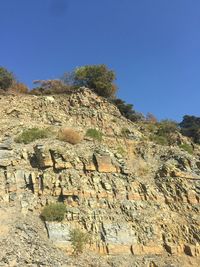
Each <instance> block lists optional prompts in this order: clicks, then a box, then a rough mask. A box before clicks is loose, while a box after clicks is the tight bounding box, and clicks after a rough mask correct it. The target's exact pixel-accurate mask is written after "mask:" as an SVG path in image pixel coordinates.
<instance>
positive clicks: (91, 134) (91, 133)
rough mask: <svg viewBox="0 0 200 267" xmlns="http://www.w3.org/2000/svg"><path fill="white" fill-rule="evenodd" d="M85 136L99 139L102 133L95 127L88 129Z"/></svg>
mask: <svg viewBox="0 0 200 267" xmlns="http://www.w3.org/2000/svg"><path fill="white" fill-rule="evenodd" d="M86 136H88V137H91V138H93V139H94V140H97V141H101V140H102V136H103V134H102V133H101V132H100V131H98V130H97V129H88V130H87V132H86Z"/></svg>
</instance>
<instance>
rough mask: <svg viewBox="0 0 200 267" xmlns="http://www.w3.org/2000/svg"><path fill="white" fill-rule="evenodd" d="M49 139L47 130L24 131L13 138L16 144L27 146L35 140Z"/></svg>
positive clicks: (33, 129)
mask: <svg viewBox="0 0 200 267" xmlns="http://www.w3.org/2000/svg"><path fill="white" fill-rule="evenodd" d="M48 137H49V129H39V128H32V129H27V130H24V131H23V132H22V133H21V134H20V135H18V136H17V137H16V138H15V142H16V143H24V144H29V143H31V142H33V141H35V140H37V139H44V138H48Z"/></svg>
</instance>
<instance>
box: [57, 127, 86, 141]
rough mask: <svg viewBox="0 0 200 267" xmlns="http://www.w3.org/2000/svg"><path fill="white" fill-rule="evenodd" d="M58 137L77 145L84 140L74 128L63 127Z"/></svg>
mask: <svg viewBox="0 0 200 267" xmlns="http://www.w3.org/2000/svg"><path fill="white" fill-rule="evenodd" d="M58 139H59V140H61V141H65V142H68V143H70V144H72V145H75V144H78V143H80V142H81V141H82V140H83V136H82V134H80V133H79V132H78V131H77V130H74V129H73V128H63V129H61V130H59V132H58Z"/></svg>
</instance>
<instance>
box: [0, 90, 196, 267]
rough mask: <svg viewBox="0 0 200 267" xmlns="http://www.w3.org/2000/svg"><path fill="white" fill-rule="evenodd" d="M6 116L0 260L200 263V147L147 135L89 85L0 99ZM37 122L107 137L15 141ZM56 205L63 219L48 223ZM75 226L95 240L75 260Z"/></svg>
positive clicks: (0, 149)
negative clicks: (48, 208) (46, 214)
mask: <svg viewBox="0 0 200 267" xmlns="http://www.w3.org/2000/svg"><path fill="white" fill-rule="evenodd" d="M0 114H1V116H0V133H1V136H0V137H1V140H0V229H1V231H0V245H1V251H0V266H32V267H33V266H34V267H36V266H122V267H123V266H148V267H156V266H159V267H160V266H163V267H164V266H165V267H167V266H176V267H178V266H200V216H199V211H200V205H199V204H200V153H199V149H198V147H195V151H194V154H193V155H191V154H189V153H187V152H185V151H184V150H181V149H180V148H179V147H178V146H170V147H169V146H160V145H156V144H154V143H153V142H150V141H148V138H146V137H145V133H144V132H143V131H142V130H141V127H138V126H137V124H134V123H132V122H130V121H128V120H126V119H125V118H124V117H122V116H121V115H120V112H119V111H118V109H117V108H116V107H115V106H113V105H112V104H110V103H109V102H107V101H106V100H105V99H103V98H100V97H98V96H96V95H95V94H93V93H92V92H91V91H89V90H87V89H80V90H79V91H78V92H77V93H75V94H72V95H69V96H66V95H65V96H59V95H57V96H29V95H27V96H12V95H9V96H1V97H0ZM32 127H39V128H48V129H50V131H52V132H54V133H55V132H57V131H58V130H59V129H60V128H61V127H71V128H75V129H77V130H78V131H79V132H81V133H82V134H84V133H85V132H86V131H87V129H90V128H96V129H98V130H100V131H101V132H102V133H103V139H102V141H101V142H100V141H97V140H93V139H92V138H90V137H85V138H84V140H83V141H82V142H80V143H78V144H76V145H71V144H69V143H67V142H64V141H59V140H57V139H56V138H55V136H52V137H49V138H46V139H39V140H36V141H34V142H32V143H29V144H19V143H16V142H15V138H16V136H17V135H19V134H20V133H21V132H22V131H23V130H24V129H27V128H32ZM124 132H126V134H124ZM57 201H61V202H63V203H65V205H66V214H65V219H64V221H62V222H60V223H58V222H42V220H41V219H40V217H39V215H40V213H41V210H42V209H43V207H44V206H45V205H46V204H48V203H51V202H57ZM74 228H80V229H82V231H84V232H88V233H89V234H90V237H91V240H90V243H89V244H88V245H87V247H86V250H87V253H86V252H85V254H83V255H81V256H80V258H79V259H78V260H77V259H74V258H72V257H71V256H70V254H71V252H72V248H71V242H70V236H69V233H70V230H72V229H74Z"/></svg>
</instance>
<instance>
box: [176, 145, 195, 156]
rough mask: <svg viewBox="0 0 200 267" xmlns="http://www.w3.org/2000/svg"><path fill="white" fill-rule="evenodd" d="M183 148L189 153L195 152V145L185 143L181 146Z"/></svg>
mask: <svg viewBox="0 0 200 267" xmlns="http://www.w3.org/2000/svg"><path fill="white" fill-rule="evenodd" d="M179 147H180V148H181V149H183V150H185V151H187V152H188V153H189V154H193V147H192V146H191V145H189V144H186V143H183V144H181V145H180V146H179Z"/></svg>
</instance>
